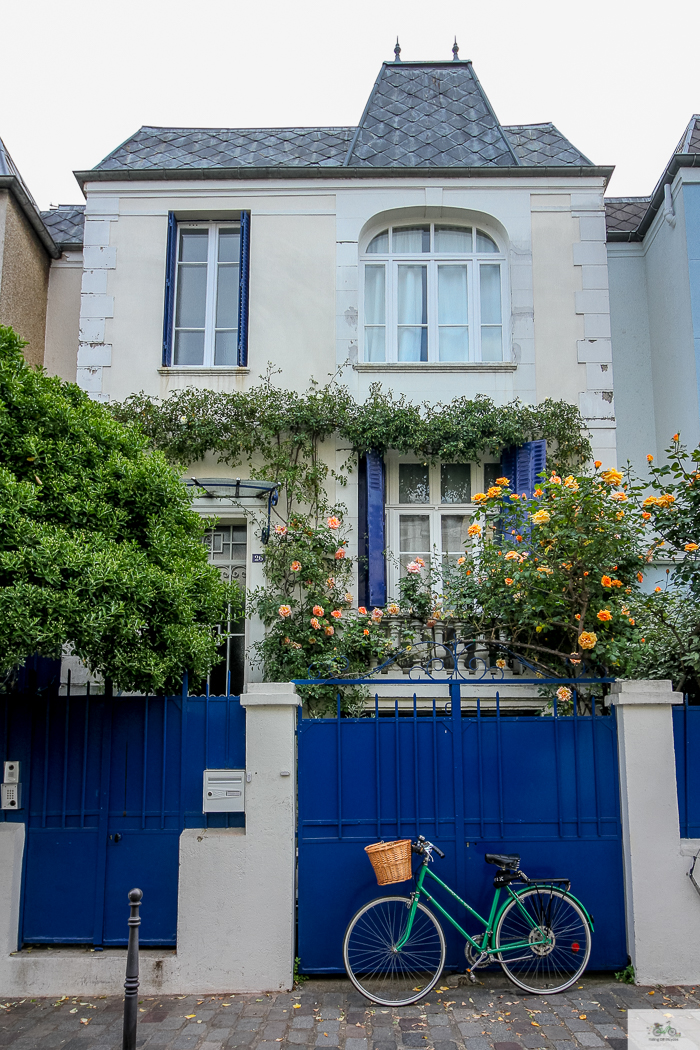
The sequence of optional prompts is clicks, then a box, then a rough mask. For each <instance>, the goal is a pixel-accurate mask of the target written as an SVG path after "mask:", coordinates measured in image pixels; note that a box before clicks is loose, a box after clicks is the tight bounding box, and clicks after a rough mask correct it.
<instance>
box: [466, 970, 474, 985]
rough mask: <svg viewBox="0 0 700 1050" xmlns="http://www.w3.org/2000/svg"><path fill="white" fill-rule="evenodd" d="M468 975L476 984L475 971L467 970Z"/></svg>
mask: <svg viewBox="0 0 700 1050" xmlns="http://www.w3.org/2000/svg"><path fill="white" fill-rule="evenodd" d="M467 977H468V978H469V980H470V981H471V982H472V984H476V977H475V976H474V974H473V973H472V972H471V970H467Z"/></svg>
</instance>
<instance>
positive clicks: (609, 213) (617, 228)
mask: <svg viewBox="0 0 700 1050" xmlns="http://www.w3.org/2000/svg"><path fill="white" fill-rule="evenodd" d="M650 200H651V197H606V198H605V226H606V229H607V231H608V234H610V233H634V232H635V230H636V229H637V227H638V226H639V224H640V222H641V221H642V219H643V218H644V214H645V212H646V210H647V208H648V207H649V201H650Z"/></svg>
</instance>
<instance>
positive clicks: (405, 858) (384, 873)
mask: <svg viewBox="0 0 700 1050" xmlns="http://www.w3.org/2000/svg"><path fill="white" fill-rule="evenodd" d="M365 853H366V854H367V856H368V857H369V859H370V861H371V862H372V867H373V868H374V874H375V875H376V876H377V882H378V883H379V885H380V886H388V885H389V883H391V882H405V881H406V880H407V879H410V878H411V840H410V839H399V840H398V841H397V842H375V843H374V844H373V845H372V846H365Z"/></svg>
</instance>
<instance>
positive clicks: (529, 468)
mask: <svg viewBox="0 0 700 1050" xmlns="http://www.w3.org/2000/svg"><path fill="white" fill-rule="evenodd" d="M546 464H547V442H546V441H544V440H540V441H526V442H525V443H524V444H522V445H519V446H518V447H517V448H507V449H504V450H503V452H502V453H501V470H502V471H503V476H504V477H506V478H508V480H509V481H510V484H511V488H512V490H513V492H517V493H519V494H520V495H522V493H523V492H524V493H525V495H526V496H528V497H532V495H533V494H534V491H535V489H536V487H537V484H538V474H541V473H542V471H543V470H544V469H545V466H546Z"/></svg>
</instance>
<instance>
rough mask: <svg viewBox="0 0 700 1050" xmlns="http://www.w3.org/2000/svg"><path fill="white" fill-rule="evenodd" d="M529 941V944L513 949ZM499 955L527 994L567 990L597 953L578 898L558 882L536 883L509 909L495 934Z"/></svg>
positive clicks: (509, 974) (520, 894)
mask: <svg viewBox="0 0 700 1050" xmlns="http://www.w3.org/2000/svg"><path fill="white" fill-rule="evenodd" d="M523 941H526V942H528V943H527V947H521V948H514V949H511V950H510V951H508V950H507V948H508V945H509V944H514V943H517V942H520V943H521V944H522V942H523ZM495 946H496V947H497V948H500V949H501V951H500V953H499V954H498V956H497V959H498V961H499V962H500V964H501V966H502V967H503V970H504V971H505V973H506V975H507V976H508V977H509V978H510V980H511V981H512V982H513V984H516V985H517V986H518V988H522V989H524V990H525V991H526V992H535V993H541V992H548V993H550V994H551V993H552V992H563V991H564V990H565V989H566V988H570V987H571V985H572V984H573V983H574V982H575V981H577V980H578V978H579V977H580V976H581V974H582V973H583V971H584V970H585V969H586V966H587V965H588V959H589V957H590V954H591V930H590V926H589V925H588V920H587V919H586V916H585V914H584V912H583V909H582V908H580V907H579V905H578V904H577V903H576V901H575V900H572V898H571V897H569V896H568V895H567V894H566V893H564V892H563V890H558V889H555V888H554V887H553V886H533V887H532V888H531V889H526V890H524V891H523V892H522V893H519V894H518V900H517V901H511V903H510V904H509V905H508V906H507V907H506V908H505V909H504V911H503V914H502V915H501V917H500V919H499V921H498V925H497V927H496V934H495Z"/></svg>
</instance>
